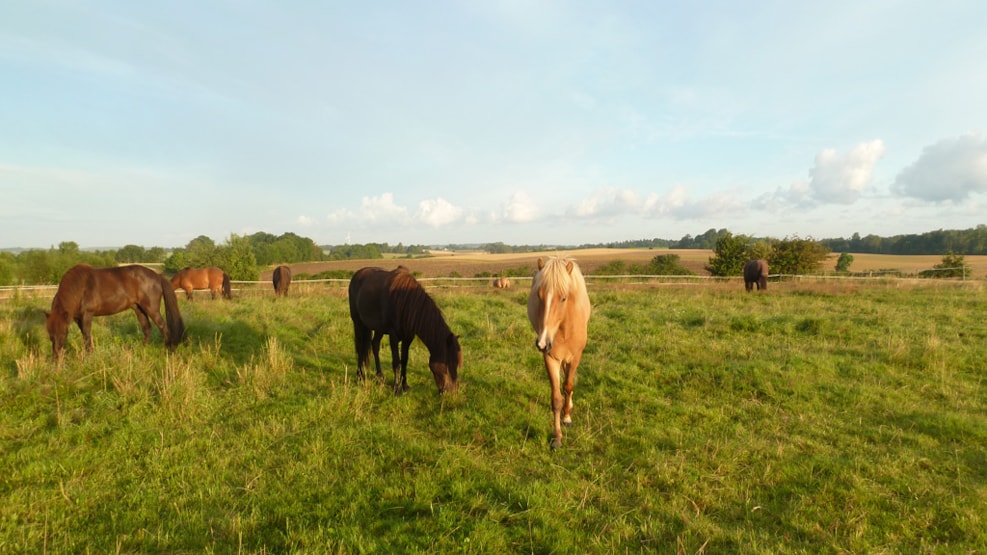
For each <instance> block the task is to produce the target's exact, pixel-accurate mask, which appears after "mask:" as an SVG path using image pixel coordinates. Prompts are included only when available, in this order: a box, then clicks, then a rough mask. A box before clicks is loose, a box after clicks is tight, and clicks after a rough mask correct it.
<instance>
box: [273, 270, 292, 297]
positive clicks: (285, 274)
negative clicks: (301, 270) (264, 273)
mask: <svg viewBox="0 0 987 555" xmlns="http://www.w3.org/2000/svg"><path fill="white" fill-rule="evenodd" d="M289 285H291V268H289V267H287V266H278V267H277V268H275V269H274V296H275V297H287V296H288V286H289Z"/></svg>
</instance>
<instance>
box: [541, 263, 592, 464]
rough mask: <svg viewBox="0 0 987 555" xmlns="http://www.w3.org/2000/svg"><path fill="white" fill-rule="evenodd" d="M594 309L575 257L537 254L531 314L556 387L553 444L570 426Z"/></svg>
mask: <svg viewBox="0 0 987 555" xmlns="http://www.w3.org/2000/svg"><path fill="white" fill-rule="evenodd" d="M591 311H592V307H591V306H590V302H589V296H588V295H587V293H586V281H585V280H584V279H583V274H582V272H581V271H580V270H579V266H577V265H576V263H575V261H573V260H572V259H569V258H560V257H552V258H549V259H548V260H547V261H545V260H543V259H540V258H539V259H538V272H537V273H536V274H535V277H534V279H532V280H531V292H530V293H529V294H528V319H529V320H530V321H531V327H532V328H534V330H535V347H536V348H537V349H538V350H539V351H541V353H542V359H543V360H544V363H545V370H546V371H547V372H548V381H549V384H550V386H551V388H552V415H553V417H554V419H555V428H554V434H555V437H554V439H553V440H552V448H553V449H555V448H557V447H561V446H562V424H565V425H566V426H571V425H572V394H573V390H574V389H575V387H576V370H577V369H578V368H579V362H580V360H582V357H583V349H585V348H586V341H587V326H588V324H589V317H590V312H591Z"/></svg>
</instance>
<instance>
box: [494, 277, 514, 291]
mask: <svg viewBox="0 0 987 555" xmlns="http://www.w3.org/2000/svg"><path fill="white" fill-rule="evenodd" d="M493 286H494V287H496V288H497V289H508V288H510V286H511V280H509V279H508V278H505V277H499V278H495V279H494V280H493Z"/></svg>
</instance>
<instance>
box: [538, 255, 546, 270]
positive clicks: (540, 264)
mask: <svg viewBox="0 0 987 555" xmlns="http://www.w3.org/2000/svg"><path fill="white" fill-rule="evenodd" d="M544 267H545V259H544V258H539V259H538V269H539V270H541V269H542V268H544Z"/></svg>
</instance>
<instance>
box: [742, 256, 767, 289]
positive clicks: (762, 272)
mask: <svg viewBox="0 0 987 555" xmlns="http://www.w3.org/2000/svg"><path fill="white" fill-rule="evenodd" d="M755 285H757V290H758V291H764V290H766V289H767V288H768V261H767V260H765V259H763V258H759V259H757V260H751V261H749V262H748V263H746V264H744V289H746V290H747V292H748V293H750V292H751V290H753V289H754V286H755Z"/></svg>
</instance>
